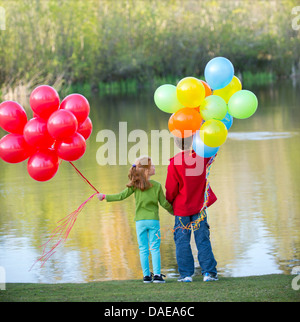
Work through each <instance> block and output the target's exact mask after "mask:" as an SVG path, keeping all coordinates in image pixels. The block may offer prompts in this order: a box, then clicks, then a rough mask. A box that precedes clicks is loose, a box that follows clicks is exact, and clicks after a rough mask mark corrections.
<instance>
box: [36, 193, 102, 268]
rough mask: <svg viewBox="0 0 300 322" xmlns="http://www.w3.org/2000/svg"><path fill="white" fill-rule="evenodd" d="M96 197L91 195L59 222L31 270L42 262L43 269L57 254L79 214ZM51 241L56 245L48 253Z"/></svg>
mask: <svg viewBox="0 0 300 322" xmlns="http://www.w3.org/2000/svg"><path fill="white" fill-rule="evenodd" d="M96 195H97V193H94V194H93V195H91V196H90V197H89V198H88V199H87V200H85V201H84V202H83V203H82V204H81V205H80V206H79V207H78V208H77V209H76V210H75V211H73V212H71V213H70V214H69V215H68V216H66V217H64V218H62V219H61V220H59V221H58V222H57V224H59V225H58V226H57V227H56V228H55V229H54V230H53V231H52V233H51V235H50V238H49V240H48V241H47V242H46V243H44V244H43V245H41V246H40V247H43V252H42V255H41V256H40V257H39V258H38V259H37V260H36V261H35V263H34V264H33V265H32V266H31V268H30V270H31V269H32V267H33V266H34V265H35V264H36V263H37V262H41V263H42V264H41V267H43V266H44V265H45V263H46V262H47V260H48V259H49V258H50V257H51V256H52V255H53V254H54V253H55V252H56V248H57V247H58V246H59V245H61V244H63V243H64V242H65V241H66V240H67V238H68V236H69V234H70V232H71V230H72V228H73V226H74V224H75V222H76V220H77V217H78V215H79V213H80V212H81V210H82V209H83V208H84V206H85V205H86V204H87V203H88V202H89V201H90V200H91V199H92V198H93V197H94V196H96ZM51 241H53V242H54V245H53V246H52V247H51V248H50V250H49V251H46V247H47V246H48V244H49V243H50V242H51Z"/></svg>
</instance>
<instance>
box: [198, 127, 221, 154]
mask: <svg viewBox="0 0 300 322" xmlns="http://www.w3.org/2000/svg"><path fill="white" fill-rule="evenodd" d="M219 149H220V147H219V146H218V147H216V148H212V147H210V146H207V145H205V144H204V143H203V141H202V140H201V138H200V135H199V130H198V131H197V132H196V133H195V134H194V136H193V150H194V151H195V152H196V154H198V155H199V156H200V157H202V158H210V157H212V156H213V155H215V154H216V153H217V152H218V151H219Z"/></svg>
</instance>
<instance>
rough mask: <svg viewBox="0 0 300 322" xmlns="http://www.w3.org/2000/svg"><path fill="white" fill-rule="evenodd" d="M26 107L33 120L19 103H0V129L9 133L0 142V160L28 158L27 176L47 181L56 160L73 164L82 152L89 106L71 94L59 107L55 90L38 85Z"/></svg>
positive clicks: (88, 131) (88, 128) (88, 129)
mask: <svg viewBox="0 0 300 322" xmlns="http://www.w3.org/2000/svg"><path fill="white" fill-rule="evenodd" d="M30 107H31V109H32V111H33V115H34V117H33V118H32V119H31V120H29V121H28V120H27V115H26V112H25V110H24V109H23V107H22V106H21V105H20V104H18V103H16V102H13V101H5V102H3V103H1V104H0V127H2V129H4V130H5V131H7V132H10V133H9V134H7V135H5V136H4V137H3V138H2V139H1V140H0V158H1V159H2V160H3V161H6V162H9V163H18V162H22V161H24V160H26V159H28V158H29V159H28V163H27V170H28V173H29V175H30V176H31V177H32V178H33V179H35V180H37V181H47V180H50V179H51V178H53V177H54V176H55V174H56V173H57V170H58V166H59V163H60V162H59V160H60V159H62V160H65V161H75V160H78V159H79V158H81V157H82V156H83V154H84V153H85V150H86V140H87V139H88V138H89V137H90V135H91V133H92V128H93V126H92V122H91V119H90V118H89V112H90V105H89V102H88V100H87V99H86V98H85V97H84V96H82V95H80V94H71V95H69V96H67V97H65V98H64V100H63V101H62V102H61V104H60V99H59V95H58V93H57V92H56V90H55V89H54V88H53V87H51V86H48V85H41V86H38V87H37V88H35V89H34V90H33V91H32V93H31V95H30Z"/></svg>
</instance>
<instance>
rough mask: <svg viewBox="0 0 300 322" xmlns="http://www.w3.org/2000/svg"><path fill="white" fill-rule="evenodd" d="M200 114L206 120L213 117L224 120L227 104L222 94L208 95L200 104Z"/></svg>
mask: <svg viewBox="0 0 300 322" xmlns="http://www.w3.org/2000/svg"><path fill="white" fill-rule="evenodd" d="M200 114H201V116H202V118H203V120H205V121H207V120H211V119H216V120H223V118H224V117H225V116H226V114H227V104H226V102H225V100H224V99H223V98H222V97H220V96H217V95H210V96H207V97H206V98H205V99H204V102H203V103H202V104H201V106H200Z"/></svg>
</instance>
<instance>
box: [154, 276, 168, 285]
mask: <svg viewBox="0 0 300 322" xmlns="http://www.w3.org/2000/svg"><path fill="white" fill-rule="evenodd" d="M163 277H166V275H164V274H160V275H154V277H153V283H165V282H166V281H165V280H164V279H163Z"/></svg>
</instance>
